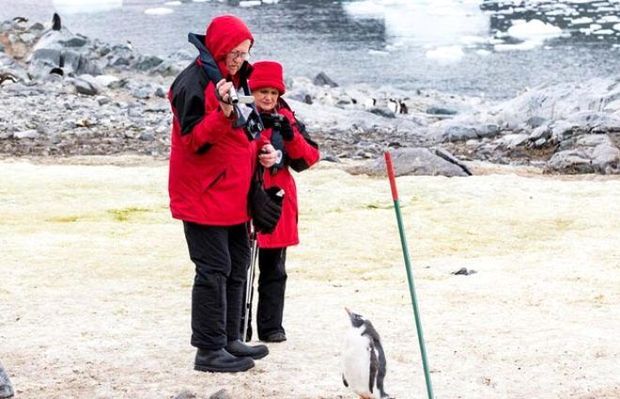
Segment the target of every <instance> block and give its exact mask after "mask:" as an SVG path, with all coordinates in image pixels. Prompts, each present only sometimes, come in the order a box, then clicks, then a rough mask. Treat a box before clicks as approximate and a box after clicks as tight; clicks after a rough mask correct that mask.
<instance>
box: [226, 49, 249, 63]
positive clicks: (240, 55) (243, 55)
mask: <svg viewBox="0 0 620 399" xmlns="http://www.w3.org/2000/svg"><path fill="white" fill-rule="evenodd" d="M228 55H229V56H230V57H231V58H232V59H233V60H237V59H239V58H241V59H242V60H243V61H248V60H249V59H250V53H249V52H247V53H246V52H243V51H231V52H230V53H228Z"/></svg>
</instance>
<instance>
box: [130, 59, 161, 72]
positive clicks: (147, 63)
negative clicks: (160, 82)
mask: <svg viewBox="0 0 620 399" xmlns="http://www.w3.org/2000/svg"><path fill="white" fill-rule="evenodd" d="M162 62H164V60H162V59H161V58H159V57H156V56H153V55H150V56H144V57H140V60H139V61H138V62H137V63H136V65H135V68H136V69H137V70H139V71H150V70H151V69H153V68H155V67H157V66H159V65H160V64H161V63H162Z"/></svg>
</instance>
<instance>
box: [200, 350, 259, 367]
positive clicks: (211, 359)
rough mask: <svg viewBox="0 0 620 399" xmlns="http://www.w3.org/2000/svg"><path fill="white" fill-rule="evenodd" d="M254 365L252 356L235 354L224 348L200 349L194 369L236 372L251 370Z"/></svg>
mask: <svg viewBox="0 0 620 399" xmlns="http://www.w3.org/2000/svg"><path fill="white" fill-rule="evenodd" d="M252 367H254V360H252V358H250V357H247V356H244V357H237V356H233V355H231V354H230V353H229V352H228V351H227V350H226V349H224V348H222V349H217V350H207V349H198V351H197V352H196V360H195V361H194V370H197V371H212V372H220V373H235V372H238V371H246V370H249V369H251V368H252Z"/></svg>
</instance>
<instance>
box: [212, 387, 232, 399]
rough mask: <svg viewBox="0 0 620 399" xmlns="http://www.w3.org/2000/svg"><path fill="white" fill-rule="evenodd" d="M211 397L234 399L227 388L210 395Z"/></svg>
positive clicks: (215, 398)
mask: <svg viewBox="0 0 620 399" xmlns="http://www.w3.org/2000/svg"><path fill="white" fill-rule="evenodd" d="M209 399H232V396H231V395H230V394H229V393H228V391H226V390H225V389H220V390H219V391H217V392H215V393H214V394H212V395H211V396H209Z"/></svg>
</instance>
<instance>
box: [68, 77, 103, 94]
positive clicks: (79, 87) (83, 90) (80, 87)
mask: <svg viewBox="0 0 620 399" xmlns="http://www.w3.org/2000/svg"><path fill="white" fill-rule="evenodd" d="M71 83H73V86H74V87H75V90H76V91H77V92H78V93H80V94H84V95H87V96H94V95H97V94H98V93H99V90H97V88H96V87H95V86H94V85H93V84H92V83H90V82H88V81H86V80H84V79H79V78H78V79H73V81H72V82H71Z"/></svg>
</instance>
